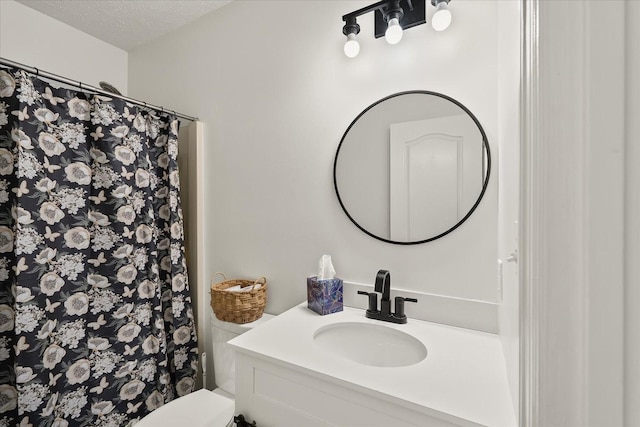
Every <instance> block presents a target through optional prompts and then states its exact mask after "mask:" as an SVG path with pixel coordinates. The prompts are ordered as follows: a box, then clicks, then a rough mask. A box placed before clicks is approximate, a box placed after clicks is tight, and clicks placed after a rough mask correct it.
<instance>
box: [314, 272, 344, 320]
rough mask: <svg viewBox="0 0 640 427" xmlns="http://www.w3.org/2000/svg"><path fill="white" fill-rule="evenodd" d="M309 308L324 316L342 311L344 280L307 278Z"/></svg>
mask: <svg viewBox="0 0 640 427" xmlns="http://www.w3.org/2000/svg"><path fill="white" fill-rule="evenodd" d="M307 307H309V308H310V309H311V310H313V311H315V312H316V313H318V314H322V315H325V314H330V313H335V312H337V311H342V279H338V278H337V277H336V278H333V279H327V280H318V278H317V276H313V277H307Z"/></svg>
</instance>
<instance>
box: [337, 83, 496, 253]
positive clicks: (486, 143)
mask: <svg viewBox="0 0 640 427" xmlns="http://www.w3.org/2000/svg"><path fill="white" fill-rule="evenodd" d="M410 94H424V95H433V96H438V97H440V98H444V99H446V100H448V101H450V102H452V103H454V104H456V105H457V106H458V107H460V108H461V109H462V110H463V111H464V112H465V113H467V114H468V115H469V117H471V119H472V120H473V122H474V123H475V124H476V126H478V130H479V131H480V134H481V135H482V145H483V147H484V149H485V152H486V155H487V174H486V176H485V178H484V182H483V184H482V190H481V191H480V194H479V195H478V199H477V200H476V201H475V203H474V204H473V206H472V207H471V209H469V212H467V214H466V215H465V216H464V217H463V218H462V219H461V220H460V221H458V222H457V223H456V224H455V225H454V226H453V227H451V228H449V229H448V230H446V231H444V232H442V233H440V234H438V235H437V236H434V237H430V238H428V239H424V240H419V241H413V242H398V241H395V240H389V239H385V238H384V237H380V236H376V235H375V234H373V233H371V232H370V231H368V230H366V229H364V228H363V227H362V226H361V225H360V224H358V222H357V221H356V220H355V219H354V218H353V217H352V216H351V215H350V214H349V211H347V208H346V206H345V205H344V203H343V202H342V198H341V197H340V192H339V191H338V179H337V177H336V169H337V167H338V156H339V155H340V148H342V143H343V142H344V140H345V138H346V137H347V134H348V133H349V130H351V128H352V127H353V125H354V124H355V123H356V122H357V121H358V119H360V117H362V116H363V115H364V114H365V113H366V112H367V111H369V110H370V109H372V108H373V107H375V106H376V105H378V104H380V103H382V102H384V101H386V100H388V99H391V98H395V97H397V96H401V95H410ZM490 176H491V150H490V149H489V141H488V140H487V135H486V133H485V132H484V129H483V128H482V125H481V124H480V122H479V121H478V119H477V118H476V116H474V115H473V113H472V112H471V111H470V110H469V109H468V108H467V107H465V106H464V105H462V104H461V103H460V102H458V101H456V100H455V99H453V98H451V97H450V96H447V95H443V94H441V93H438V92H432V91H428V90H408V91H404V92H398V93H394V94H392V95H389V96H386V97H384V98H382V99H380V100H378V101H376V102H374V103H373V104H371V105H369V106H368V107H367V108H365V109H364V110H363V111H362V112H361V113H360V114H358V116H356V118H355V119H353V121H352V122H351V124H350V125H349V127H347V130H346V131H345V132H344V134H343V135H342V139H340V144H339V145H338V149H337V150H336V156H335V158H334V161H333V186H334V189H335V191H336V196H337V197H338V202H339V203H340V207H342V210H343V211H344V213H345V214H346V215H347V217H348V218H349V219H350V220H351V222H352V223H353V224H354V225H355V226H356V227H358V228H359V229H360V230H361V231H363V232H364V233H366V234H368V235H369V236H371V237H373V238H374V239H378V240H381V241H383V242H386V243H392V244H394V245H419V244H422V243H427V242H431V241H433V240H436V239H439V238H441V237H444V236H446V235H447V234H449V233H451V232H452V231H453V230H455V229H456V228H458V227H460V226H461V225H462V223H464V222H465V221H466V220H467V219H468V218H469V217H470V216H471V214H473V212H474V211H475V210H476V208H477V207H478V205H479V204H480V201H481V200H482V198H483V197H484V193H485V192H486V191H487V186H488V184H489V177H490Z"/></svg>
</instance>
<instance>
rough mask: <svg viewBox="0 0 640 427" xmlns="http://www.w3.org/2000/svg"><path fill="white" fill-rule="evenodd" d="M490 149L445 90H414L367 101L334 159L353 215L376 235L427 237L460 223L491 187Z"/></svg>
mask: <svg viewBox="0 0 640 427" xmlns="http://www.w3.org/2000/svg"><path fill="white" fill-rule="evenodd" d="M490 171H491V154H490V151H489V144H488V142H487V136H486V134H485V133H484V130H483V129H482V126H480V123H479V122H478V120H477V119H476V117H475V116H474V115H473V114H472V113H471V111H469V110H468V109H467V108H466V107H465V106H464V105H462V104H461V103H459V102H458V101H456V100H455V99H453V98H451V97H448V96H446V95H442V94H440V93H435V92H428V91H417V90H416V91H408V92H401V93H396V94H394V95H391V96H388V97H386V98H383V99H381V100H379V101H377V102H375V103H373V104H372V105H370V106H369V107H367V108H366V109H365V110H364V111H363V112H362V113H360V114H359V115H358V117H356V118H355V120H353V122H351V124H350V125H349V127H348V128H347V130H346V131H345V133H344V135H343V137H342V140H341V141H340V145H339V146H338V150H337V152H336V158H335V161H334V164H333V181H334V185H335V190H336V195H337V196H338V201H339V202H340V205H341V206H342V209H343V210H344V212H345V213H346V214H347V216H348V217H349V219H350V220H351V221H352V222H353V223H354V224H355V225H356V226H357V227H358V228H359V229H360V230H362V231H364V232H365V233H367V234H368V235H370V236H371V237H375V238H376V239H379V240H382V241H385V242H388V243H395V244H400V245H411V244H418V243H425V242H429V241H431V240H435V239H438V238H440V237H443V236H445V235H446V234H448V233H450V232H452V231H453V230H455V229H456V228H458V227H459V226H460V225H461V224H462V223H463V222H464V221H465V220H466V219H467V218H469V216H470V215H471V214H472V213H473V211H474V210H475V209H476V207H477V206H478V204H479V203H480V200H481V199H482V196H483V195H484V193H485V191H486V189H487V183H488V182H489V174H490Z"/></svg>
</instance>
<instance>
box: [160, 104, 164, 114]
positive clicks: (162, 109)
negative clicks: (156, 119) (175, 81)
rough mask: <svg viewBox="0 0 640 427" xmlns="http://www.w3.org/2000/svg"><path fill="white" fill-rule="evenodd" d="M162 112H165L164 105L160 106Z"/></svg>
mask: <svg viewBox="0 0 640 427" xmlns="http://www.w3.org/2000/svg"><path fill="white" fill-rule="evenodd" d="M160 112H161V113H162V114H164V107H163V106H160Z"/></svg>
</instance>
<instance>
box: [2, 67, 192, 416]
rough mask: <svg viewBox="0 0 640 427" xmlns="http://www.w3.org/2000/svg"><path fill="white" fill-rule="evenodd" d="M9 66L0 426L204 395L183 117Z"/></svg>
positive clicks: (139, 412) (5, 72) (135, 410)
mask: <svg viewBox="0 0 640 427" xmlns="http://www.w3.org/2000/svg"><path fill="white" fill-rule="evenodd" d="M156 114H157V113H156V112H148V111H145V110H144V109H142V108H137V107H135V106H133V105H132V104H129V103H126V102H125V101H122V100H119V99H115V98H114V99H112V98H109V97H105V96H100V95H93V94H85V93H83V92H81V91H74V90H69V89H61V88H55V87H52V86H51V85H50V84H49V83H47V82H46V81H45V80H43V79H40V78H38V77H37V76H33V75H31V74H29V73H27V72H24V71H18V70H15V69H13V68H9V69H0V427H4V426H18V425H19V426H21V427H27V426H34V427H35V426H47V427H48V426H52V427H66V426H96V427H107V426H114V427H115V426H126V425H133V424H135V422H136V421H137V420H138V419H140V418H142V417H143V416H144V415H146V414H147V413H149V412H150V411H152V410H154V409H156V408H158V407H160V406H161V405H163V404H164V403H166V402H168V401H170V400H172V399H173V398H174V397H176V396H182V395H185V394H187V393H190V392H191V391H192V390H193V387H194V383H195V374H196V371H197V364H198V362H197V361H198V355H197V343H196V334H195V328H194V320H193V314H192V311H191V300H190V296H189V286H188V280H187V271H186V263H185V253H184V242H183V239H184V232H183V219H182V211H181V207H180V197H179V176H178V166H177V154H178V149H177V133H178V125H179V122H178V121H177V119H176V118H175V117H174V116H171V115H168V114H163V115H161V116H157V115H156Z"/></svg>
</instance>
